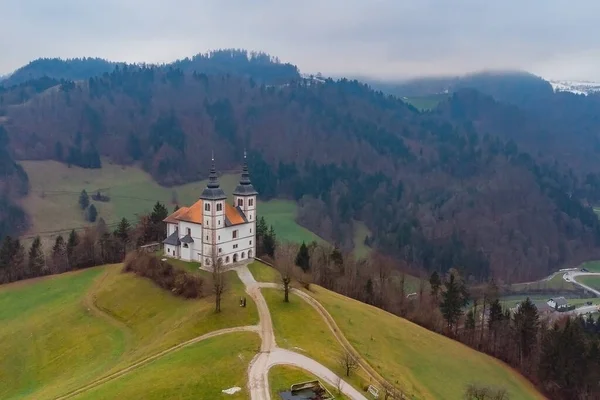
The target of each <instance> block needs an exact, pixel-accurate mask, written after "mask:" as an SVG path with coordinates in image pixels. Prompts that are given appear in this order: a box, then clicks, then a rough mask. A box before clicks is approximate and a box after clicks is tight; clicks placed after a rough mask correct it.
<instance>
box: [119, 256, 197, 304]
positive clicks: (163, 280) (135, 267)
mask: <svg viewBox="0 0 600 400" xmlns="http://www.w3.org/2000/svg"><path fill="white" fill-rule="evenodd" d="M123 272H133V273H134V274H136V275H139V276H142V277H144V278H148V279H150V280H151V281H152V282H154V283H155V284H156V285H158V286H159V287H161V288H163V289H166V290H169V291H171V292H172V293H173V294H175V295H176V296H181V297H185V298H186V299H197V298H200V297H203V292H202V287H203V286H204V280H203V279H202V278H201V277H199V276H196V275H192V274H190V273H189V272H186V271H183V270H181V269H178V268H175V267H173V266H172V265H171V264H169V263H168V262H166V261H161V260H159V259H158V258H156V257H153V256H151V255H149V254H147V253H146V252H143V251H135V252H131V253H129V254H128V255H127V257H125V263H124V266H123Z"/></svg>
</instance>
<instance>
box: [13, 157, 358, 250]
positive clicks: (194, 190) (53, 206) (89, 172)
mask: <svg viewBox="0 0 600 400" xmlns="http://www.w3.org/2000/svg"><path fill="white" fill-rule="evenodd" d="M21 165H22V166H23V168H24V169H25V171H26V172H27V174H28V175H29V181H30V186H31V190H30V193H29V195H28V196H26V197H25V198H24V199H23V202H22V204H23V207H24V209H25V211H26V212H27V214H28V215H29V216H30V217H31V222H32V224H31V227H30V229H29V231H28V232H27V234H26V235H25V236H26V237H32V236H35V235H36V234H39V235H41V236H43V238H45V239H46V240H45V241H46V245H47V246H48V245H51V242H52V241H53V240H54V237H55V236H56V235H58V234H63V235H64V234H66V233H68V232H69V231H70V230H71V229H73V228H83V227H84V226H87V225H89V223H88V222H87V221H86V220H85V215H84V212H83V211H82V210H81V209H80V208H79V206H78V199H79V194H80V193H81V191H82V190H84V189H85V190H86V191H87V192H88V194H89V195H92V194H93V193H96V192H98V191H100V192H101V193H102V194H105V195H108V196H109V197H110V201H109V202H99V201H93V200H91V199H90V200H91V202H92V204H94V205H95V206H96V208H97V209H98V216H99V217H101V218H103V219H104V221H105V222H106V223H107V224H108V225H109V227H111V228H114V227H115V226H116V225H117V223H118V221H119V220H120V219H121V218H127V219H129V220H130V221H136V220H137V218H138V216H139V215H142V214H145V213H148V212H150V211H151V210H152V207H153V206H154V204H155V203H156V202H157V201H160V202H161V203H164V204H166V205H167V208H168V210H169V211H171V210H173V209H174V207H175V205H180V206H184V205H191V204H193V203H194V202H195V201H196V200H197V199H198V196H199V195H200V193H201V192H202V190H203V189H204V187H205V186H206V180H203V181H198V182H192V183H188V184H185V185H179V186H174V187H169V188H167V187H163V186H160V185H159V184H158V183H156V182H155V181H154V180H153V179H152V177H151V176H150V175H149V174H148V173H146V172H144V171H143V170H142V169H141V168H139V167H138V166H121V165H116V164H111V163H110V162H109V161H108V160H103V167H102V168H101V169H84V168H79V167H75V166H71V167H68V166H67V165H65V164H62V163H59V162H56V161H22V162H21ZM239 179H240V177H239V174H238V173H226V174H223V175H222V176H221V177H220V178H219V180H220V183H221V186H222V187H223V190H224V191H225V193H227V194H228V195H229V196H230V200H231V193H233V190H234V188H235V186H236V185H237V183H238V182H239ZM257 207H258V216H259V217H261V216H262V217H265V219H266V221H267V224H269V225H273V228H274V229H275V232H276V233H277V236H278V238H279V239H281V240H287V241H294V242H302V241H305V242H307V243H308V242H311V241H313V240H316V241H322V239H321V238H320V237H319V236H317V235H316V234H314V233H313V232H311V231H309V230H308V229H306V228H304V227H302V226H300V225H298V223H296V221H295V219H296V211H297V205H296V203H295V202H293V201H290V200H282V199H274V200H270V201H266V202H264V201H259V202H258V205H257ZM361 232H364V228H363V227H361ZM360 243H361V244H362V243H363V242H362V241H361V242H360ZM361 251H362V252H364V250H361Z"/></svg>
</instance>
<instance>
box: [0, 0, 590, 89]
mask: <svg viewBox="0 0 600 400" xmlns="http://www.w3.org/2000/svg"><path fill="white" fill-rule="evenodd" d="M2 3H3V4H0V37H2V38H3V39H2V40H1V41H0V53H1V54H2V57H1V58H0V71H2V72H9V71H11V70H13V69H15V68H17V67H19V66H21V65H23V64H25V63H27V62H28V61H30V60H32V59H34V58H37V57H42V56H43V57H52V56H58V57H76V56H99V57H105V58H109V59H113V60H122V61H136V62H139V61H148V62H163V61H170V60H172V59H174V58H179V57H185V56H189V55H192V54H194V53H197V52H200V51H206V50H210V49H214V48H220V47H238V48H247V49H254V50H264V51H267V52H269V53H271V54H273V55H276V56H278V57H280V58H281V59H282V60H284V61H289V62H292V63H294V64H297V65H298V66H299V67H300V68H301V69H302V70H303V71H306V72H317V71H320V72H323V73H325V74H333V75H369V76H373V77H382V78H401V77H406V76H414V75H422V74H457V73H463V72H468V71H473V70H478V69H484V68H495V69H498V68H520V69H526V70H530V71H532V72H534V73H539V74H542V75H543V76H545V77H549V78H573V79H597V80H600V71H596V70H597V68H596V66H597V65H599V61H600V44H599V42H598V40H597V38H598V37H599V36H600V35H599V34H600V24H598V23H597V21H596V20H597V15H599V14H600V2H597V1H595V0H580V1H578V2H570V3H569V2H566V1H564V0H544V1H541V0H540V1H536V2H533V1H525V2H523V1H517V0H506V1H503V2H488V1H481V0H453V1H446V0H422V1H402V0H328V1H322V0H321V1H316V0H303V1H301V2H298V1H297V2H293V3H292V2H290V1H276V0H255V1H251V0H245V1H244V0H237V1H236V0H221V1H219V0H211V1H197V0H196V1H194V0H171V1H160V0H145V1H144V0H103V1H98V0H87V1H81V0H53V1H52V0H5V1H4V2H2Z"/></svg>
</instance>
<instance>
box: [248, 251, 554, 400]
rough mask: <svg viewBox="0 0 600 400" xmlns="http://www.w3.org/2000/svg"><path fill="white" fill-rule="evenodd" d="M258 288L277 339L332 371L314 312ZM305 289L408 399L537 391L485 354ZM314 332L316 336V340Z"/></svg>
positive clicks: (267, 271)
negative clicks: (490, 390)
mask: <svg viewBox="0 0 600 400" xmlns="http://www.w3.org/2000/svg"><path fill="white" fill-rule="evenodd" d="M250 270H251V272H252V273H253V275H254V277H255V279H256V280H257V281H259V282H280V277H279V273H278V272H277V271H275V270H273V268H271V267H268V266H266V265H264V264H261V263H254V264H252V265H250ZM413 279H416V278H413ZM417 282H418V280H417ZM415 283H416V282H412V284H413V285H414V284H415ZM409 285H410V283H409V281H407V286H409ZM262 292H263V296H264V297H265V299H266V301H267V304H268V305H269V309H270V310H271V315H272V319H273V325H274V328H275V332H276V337H277V344H278V345H279V346H281V347H285V348H289V349H292V350H294V351H302V352H305V353H306V354H307V355H309V356H311V357H313V358H315V359H317V360H319V361H320V362H321V363H323V364H324V365H326V366H327V367H329V368H331V369H332V370H334V371H336V372H338V373H339V372H340V371H339V368H340V366H339V364H338V363H337V362H336V360H337V356H338V355H339V353H340V351H341V347H340V345H339V344H338V343H337V342H335V340H334V338H333V336H332V334H331V332H330V331H329V329H328V327H327V325H326V324H325V323H324V322H323V320H322V319H321V317H320V316H319V314H318V313H317V312H316V311H315V310H314V309H313V308H312V307H311V306H310V305H308V304H307V303H305V302H303V301H302V300H301V299H300V298H298V296H296V295H294V294H290V303H284V302H283V292H282V291H278V290H275V289H262ZM308 293H309V294H311V295H312V296H313V297H314V298H316V299H317V300H318V301H319V302H320V303H321V304H322V305H323V306H324V307H325V309H327V311H328V312H329V313H330V314H331V316H332V317H333V319H334V320H335V322H336V324H337V325H338V327H339V329H340V330H341V332H342V333H343V334H344V336H345V337H346V338H347V339H348V340H349V342H350V343H351V344H352V345H353V347H354V348H355V349H356V350H357V351H358V352H359V353H360V354H361V356H362V357H364V358H365V359H366V360H367V362H368V363H369V364H370V365H371V366H372V367H373V368H375V370H377V372H378V373H379V374H380V375H382V376H383V377H384V378H386V379H387V380H388V381H389V382H395V383H396V384H397V386H398V387H399V388H401V389H403V390H405V391H406V392H408V394H409V395H411V396H413V397H411V398H418V399H438V398H462V395H463V393H464V389H465V387H466V386H467V385H468V384H470V383H477V384H484V385H489V386H494V387H504V388H506V389H507V390H508V392H509V394H510V398H511V399H542V398H543V396H541V395H540V394H539V393H538V392H537V390H536V389H535V388H534V387H533V385H532V384H531V383H530V382H529V381H527V380H526V379H525V378H524V377H523V376H521V375H519V374H518V373H517V372H515V371H514V370H513V369H511V368H510V367H509V366H507V365H506V364H504V363H502V362H500V361H498V360H496V359H494V358H492V357H490V356H488V355H485V354H483V353H479V352H477V351H475V350H473V349H471V348H469V347H467V346H465V345H463V344H461V343H458V342H455V341H453V340H451V339H449V338H446V337H445V336H442V335H438V334H436V333H434V332H431V331H428V330H426V329H425V328H422V327H420V326H418V325H416V324H413V323H412V322H410V321H407V320H405V319H403V318H399V317H397V316H395V315H393V314H390V313H388V312H386V311H383V310H380V309H378V308H375V307H372V306H369V305H367V304H364V303H361V302H359V301H356V300H352V299H349V298H347V297H345V296H342V295H340V294H337V293H334V292H331V291H329V290H327V289H324V288H322V287H320V286H317V285H311V290H310V292H308ZM298 321H303V323H302V324H298ZM304 322H306V323H304ZM314 337H319V338H320V339H319V342H318V343H317V342H315V341H314V340H313V338H314ZM439 371H444V373H443V374H440V373H439ZM350 383H352V384H353V385H354V386H355V387H362V386H363V385H364V384H365V383H368V380H367V378H365V377H364V376H362V374H360V373H359V374H356V375H354V376H353V377H352V378H351V379H350Z"/></svg>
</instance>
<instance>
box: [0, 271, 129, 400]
mask: <svg viewBox="0 0 600 400" xmlns="http://www.w3.org/2000/svg"><path fill="white" fill-rule="evenodd" d="M102 273H103V269H102V268H92V269H87V270H83V271H78V272H73V273H67V274H63V275H57V276H53V277H49V278H43V279H38V280H33V281H24V282H18V283H15V284H10V285H4V286H0V382H2V384H0V398H2V399H9V398H15V397H18V398H32V399H41V398H49V397H52V396H53V395H56V394H60V393H62V392H64V391H66V390H67V389H69V388H73V387H78V386H80V385H82V384H84V383H85V382H87V381H88V380H90V379H92V378H94V377H96V376H98V374H100V373H101V372H102V371H103V370H106V369H107V368H109V366H110V365H112V364H114V363H116V362H118V360H119V358H120V356H121V354H122V353H123V351H124V350H125V344H126V340H125V339H126V337H125V333H124V332H122V331H120V330H119V329H118V328H117V327H115V326H113V325H111V324H109V323H107V322H106V321H105V320H103V319H100V318H97V316H96V315H95V313H94V312H93V310H91V309H90V308H89V307H87V306H86V305H85V303H84V302H83V301H82V299H83V297H84V296H85V294H86V292H87V290H89V288H90V287H91V286H92V285H93V284H94V281H95V279H97V278H98V276H100V275H101V274H102Z"/></svg>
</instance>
